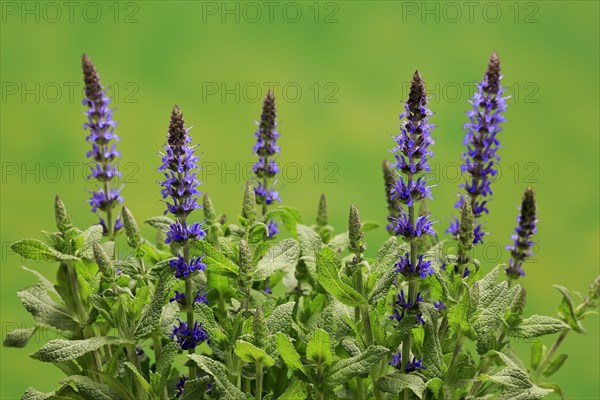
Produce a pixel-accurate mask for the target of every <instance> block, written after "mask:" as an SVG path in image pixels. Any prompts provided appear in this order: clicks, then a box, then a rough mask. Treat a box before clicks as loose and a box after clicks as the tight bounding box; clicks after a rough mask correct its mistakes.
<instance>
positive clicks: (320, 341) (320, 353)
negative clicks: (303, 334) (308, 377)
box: [306, 328, 333, 365]
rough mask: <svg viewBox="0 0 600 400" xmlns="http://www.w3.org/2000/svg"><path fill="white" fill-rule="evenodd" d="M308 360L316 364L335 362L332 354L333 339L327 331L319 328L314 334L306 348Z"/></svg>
mask: <svg viewBox="0 0 600 400" xmlns="http://www.w3.org/2000/svg"><path fill="white" fill-rule="evenodd" d="M306 358H308V360H309V361H312V362H314V363H315V364H325V365H327V364H330V363H331V361H332V360H333V355H332V354H331V338H330V337H329V333H327V331H325V330H323V329H321V328H318V329H316V330H315V331H314V332H312V336H311V338H310V340H309V342H308V345H307V346H306Z"/></svg>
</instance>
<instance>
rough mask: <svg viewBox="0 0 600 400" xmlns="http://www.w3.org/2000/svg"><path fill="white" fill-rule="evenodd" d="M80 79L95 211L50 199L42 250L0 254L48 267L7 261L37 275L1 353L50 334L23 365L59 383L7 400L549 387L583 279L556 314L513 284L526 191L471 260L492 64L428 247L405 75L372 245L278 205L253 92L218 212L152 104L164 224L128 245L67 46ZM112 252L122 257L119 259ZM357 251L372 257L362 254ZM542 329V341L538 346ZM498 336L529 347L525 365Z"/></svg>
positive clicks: (416, 129) (423, 134)
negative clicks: (446, 213) (245, 178)
mask: <svg viewBox="0 0 600 400" xmlns="http://www.w3.org/2000/svg"><path fill="white" fill-rule="evenodd" d="M83 75H84V81H85V84H86V98H85V99H84V101H83V104H84V105H85V106H86V107H87V118H88V121H87V122H86V124H85V129H86V130H87V131H88V136H87V140H88V141H89V142H90V143H91V145H92V149H91V151H90V152H88V154H87V156H88V157H90V158H91V159H92V160H93V162H94V165H93V167H92V169H91V177H92V178H94V179H95V180H96V181H97V182H98V186H99V187H98V188H97V189H96V190H95V191H93V192H92V196H91V199H90V200H89V202H90V205H91V207H92V212H94V213H97V214H99V218H100V219H99V223H98V224H96V225H92V226H90V227H85V228H82V229H80V228H78V227H77V226H76V225H75V223H74V222H73V221H72V219H71V218H70V217H69V214H68V212H67V209H66V207H65V205H64V204H63V202H62V201H61V199H60V198H59V197H58V196H57V197H56V199H55V204H54V212H55V216H56V229H57V230H56V231H55V232H46V231H43V235H44V237H45V240H44V241H41V240H37V239H24V240H20V241H18V242H16V243H13V245H12V249H13V250H14V251H15V252H16V253H18V254H20V255H21V256H23V257H25V258H28V259H33V260H44V261H48V262H52V263H56V266H57V269H56V276H55V279H53V280H52V281H51V280H49V279H48V278H46V277H44V275H42V274H41V273H40V272H38V271H35V270H33V269H29V268H26V267H23V268H24V269H25V270H26V271H28V272H31V273H32V274H34V275H35V277H36V279H37V283H36V284H34V285H33V286H31V287H28V288H25V289H22V290H20V291H19V292H18V297H19V299H20V300H21V302H22V303H23V305H24V307H25V309H26V310H27V311H28V312H29V313H31V315H32V316H33V318H34V319H35V324H34V325H33V326H32V327H30V328H27V329H17V330H14V331H12V332H10V333H8V335H7V336H6V338H5V339H4V345H5V346H8V347H24V346H25V345H26V344H27V342H28V340H29V339H30V338H32V337H33V335H34V334H35V333H36V331H38V330H47V331H52V332H53V333H54V334H55V335H57V337H58V338H57V339H52V340H49V341H47V342H46V343H43V344H42V346H41V347H40V348H38V349H37V350H35V352H34V353H33V354H31V355H30V356H31V357H32V358H34V359H36V360H39V361H42V362H45V363H50V364H53V365H54V366H56V367H58V368H59V369H60V370H61V371H62V372H63V373H64V374H65V377H64V378H63V379H62V380H60V382H59V383H58V385H57V388H56V390H55V391H53V392H50V393H42V392H39V391H38V390H36V389H34V388H29V389H27V391H26V392H25V394H24V395H23V397H22V398H23V399H29V400H33V399H107V400H110V399H126V400H136V399H142V400H150V399H156V400H158V399H160V400H165V399H176V398H177V399H182V400H184V399H224V400H244V399H252V398H254V399H256V400H261V399H265V400H275V399H278V400H292V399H294V400H303V399H311V400H326V399H358V400H364V399H376V400H384V399H405V400H408V399H438V400H442V399H477V398H485V399H489V398H498V399H522V400H526V399H538V398H542V397H544V396H545V395H547V394H549V393H551V392H556V393H558V394H559V395H561V396H563V393H562V391H561V389H560V387H558V386H557V385H556V384H553V383H552V376H553V375H554V374H555V373H556V372H557V371H558V370H559V369H560V368H561V367H562V366H563V365H564V364H565V362H566V359H567V355H566V354H562V353H560V352H559V350H560V346H561V343H562V342H563V341H564V340H565V338H566V337H567V336H568V335H569V333H570V332H571V331H574V332H576V333H580V334H581V333H585V330H584V328H583V326H582V321H583V320H584V319H585V318H586V317H588V316H589V315H591V314H592V313H593V311H592V309H593V308H595V307H597V305H598V301H599V297H600V278H598V279H596V280H595V282H593V283H592V285H591V286H590V290H589V293H587V295H585V296H579V298H577V297H575V296H573V295H572V293H571V292H570V291H569V290H568V289H566V288H564V287H562V286H556V288H557V289H558V291H559V292H560V296H561V299H560V303H559V306H558V312H557V315H556V316H554V317H550V316H543V315H529V313H527V310H526V289H525V287H526V285H527V280H526V279H524V277H525V273H526V271H527V264H526V261H527V259H528V258H529V257H530V256H531V255H532V246H533V244H534V241H535V233H536V229H537V210H536V198H535V193H534V190H533V189H532V188H526V189H525V192H524V194H523V198H522V200H521V207H520V211H519V213H518V215H517V223H516V229H515V233H514V235H513V236H512V237H511V238H506V240H505V241H506V242H507V243H508V247H507V248H508V249H509V250H510V258H509V259H508V260H506V263H505V264H503V265H499V266H495V267H490V266H482V265H481V264H480V263H479V261H477V260H476V259H475V258H474V257H473V254H474V251H473V250H474V247H475V246H478V245H480V244H481V243H482V242H483V240H484V235H488V233H484V232H488V231H489V230H490V229H489V227H487V226H486V227H485V228H484V225H483V219H482V217H483V215H484V214H486V213H488V204H487V203H488V200H489V198H490V196H491V194H492V190H491V179H490V178H491V177H493V176H494V175H495V174H496V171H497V170H496V167H497V165H498V162H499V157H498V154H497V153H498V149H499V144H500V142H499V139H500V135H499V133H500V131H501V129H500V124H501V123H502V122H503V121H504V117H503V113H504V111H505V109H506V102H507V100H508V99H507V98H505V97H502V93H503V89H502V85H501V83H500V80H501V74H500V60H499V58H498V56H497V55H496V54H495V53H494V54H492V56H491V58H490V60H489V63H488V67H487V70H486V72H485V74H484V78H483V81H482V82H481V83H480V84H479V85H478V87H477V91H476V92H475V94H474V96H473V98H472V100H471V102H470V103H471V109H470V111H469V112H468V113H467V116H468V122H467V124H466V127H465V128H466V135H465V140H464V144H465V146H466V149H465V152H464V153H463V155H462V159H463V167H462V169H463V172H464V176H465V182H464V184H463V185H461V187H460V189H461V192H462V193H461V194H459V200H458V202H457V203H456V208H457V210H458V215H457V216H456V217H454V220H453V221H452V223H451V226H450V228H449V229H448V232H449V233H451V235H452V238H451V239H450V240H440V239H439V236H438V235H437V233H436V231H435V224H434V222H436V218H435V217H434V216H432V215H431V214H430V212H429V211H428V208H427V204H426V201H427V198H431V197H432V195H433V193H432V190H431V187H430V186H428V184H427V172H428V171H429V163H430V160H431V159H432V157H433V151H432V148H433V144H434V143H433V140H432V131H433V129H434V125H433V124H432V122H430V118H431V117H432V115H433V114H432V112H431V111H430V109H429V107H428V97H427V92H426V84H425V80H424V78H423V76H422V75H421V74H420V73H419V72H418V71H417V72H415V73H414V75H413V77H412V83H411V86H410V91H409V93H408V95H407V100H406V103H405V104H404V111H403V112H402V114H401V115H400V120H401V123H400V132H399V134H398V135H397V136H394V138H393V139H394V145H393V147H392V149H391V152H392V154H393V159H392V161H391V162H390V161H384V163H383V173H384V174H383V175H384V176H383V178H384V179H383V183H384V185H382V186H383V188H385V193H386V198H387V210H388V218H387V221H386V222H385V223H386V225H387V226H386V229H387V231H388V232H389V233H390V237H389V238H388V239H387V240H386V241H385V242H384V243H382V244H379V245H377V246H375V244H373V243H367V238H366V236H365V232H367V231H369V230H371V229H375V228H377V227H378V223H375V222H372V221H363V220H362V219H361V217H360V215H359V210H358V208H357V207H356V206H355V205H352V206H351V207H350V209H349V217H348V226H347V227H343V228H342V229H339V230H336V229H335V228H334V227H332V226H331V225H330V224H329V218H328V204H327V199H326V197H325V195H322V196H321V198H320V200H319V202H318V208H317V212H316V218H315V223H314V224H311V223H307V222H305V221H306V220H304V219H302V217H301V216H300V214H299V213H298V211H297V210H296V209H294V208H292V207H290V206H287V205H281V204H279V203H280V202H281V199H280V197H279V193H278V191H277V188H276V186H277V174H278V173H279V166H278V162H277V157H278V155H279V153H280V148H279V147H278V145H277V143H276V141H277V138H278V137H279V133H278V132H277V130H276V129H277V121H276V116H277V113H276V103H275V96H274V94H273V92H271V91H269V92H268V93H267V94H266V97H265V101H264V104H263V109H262V115H261V119H260V121H259V122H258V130H257V131H256V133H255V138H256V144H255V146H254V148H253V152H254V154H255V155H256V156H257V157H258V159H257V161H256V164H255V165H254V168H253V171H254V174H255V177H254V178H253V179H252V180H251V181H249V182H247V183H246V185H245V189H244V191H243V193H240V194H241V198H242V201H241V203H240V205H241V208H240V210H233V214H234V215H235V214H239V216H238V217H237V218H236V219H233V220H228V219H227V218H226V216H225V215H224V214H219V213H217V211H216V209H215V206H214V204H213V202H212V200H211V199H210V197H209V196H208V195H207V194H204V195H202V194H201V193H200V191H199V186H200V182H199V181H198V179H197V176H196V174H197V172H198V168H199V166H198V162H199V160H198V156H197V154H198V152H197V150H196V146H197V144H195V143H198V142H201V140H199V139H200V138H201V135H200V134H198V135H196V134H195V133H194V140H192V136H191V134H190V131H189V128H187V127H186V123H185V121H184V118H183V113H182V111H181V110H180V108H179V107H178V106H175V107H174V108H173V110H172V111H171V114H170V121H169V122H168V124H167V113H166V112H165V126H167V125H168V129H167V136H166V144H165V145H164V148H163V149H162V150H161V151H160V155H161V159H160V160H158V159H157V163H156V168H157V169H158V170H159V171H160V172H161V173H162V174H163V179H162V181H161V182H160V187H159V185H157V187H156V193H157V201H159V199H160V198H159V196H158V193H159V190H160V193H161V195H162V199H163V201H164V203H165V213H164V215H161V216H156V217H151V218H147V219H145V223H146V224H148V225H150V226H151V227H152V228H154V229H155V230H156V237H155V238H153V239H150V238H145V237H143V236H142V234H141V231H140V228H139V225H138V222H137V221H136V218H135V217H134V214H133V213H132V211H131V210H130V209H129V208H127V207H122V208H120V207H121V203H123V198H122V197H121V192H122V191H123V188H122V187H117V186H115V184H114V183H115V180H114V178H115V177H118V176H119V171H118V169H117V167H116V165H117V164H116V161H117V160H118V159H119V158H120V157H121V155H120V153H119V152H118V151H117V150H116V148H115V143H116V141H117V140H118V137H117V136H116V135H115V134H114V129H115V126H116V124H115V122H114V121H113V119H112V114H111V110H110V109H109V107H108V105H109V101H110V100H109V99H108V97H107V96H106V92H105V91H104V89H103V87H102V85H101V83H100V79H99V76H98V73H97V71H96V68H95V67H94V64H93V63H92V61H91V60H90V58H89V57H87V56H85V55H84V56H83ZM75 112H76V111H74V113H75ZM155 134H157V135H159V134H161V132H160V129H159V130H157V132H155ZM248 136H250V135H248ZM249 141H250V137H249ZM249 147H250V146H249ZM383 151H384V150H383V149H382V152H383ZM438 151H441V150H438ZM206 187H207V189H209V190H218V188H217V187H209V185H206ZM382 200H383V199H382ZM516 203H517V199H515V205H516ZM509 206H510V207H513V204H510V205H509ZM496 207H498V205H496ZM119 208H120V209H119ZM200 210H202V212H203V216H202V217H201V216H200V215H199V214H200ZM236 211H238V212H237V213H236ZM312 219H313V218H312V217H311V218H309V220H312ZM118 236H121V240H120V241H119V242H117V240H119V238H118ZM123 242H126V244H127V251H125V252H123V251H120V252H117V251H116V248H117V243H123ZM367 244H369V246H371V247H374V248H378V250H377V251H376V252H375V256H374V257H369V256H368V255H367V253H366V249H367ZM517 282H519V283H517ZM545 335H557V338H556V339H555V342H554V344H553V345H552V346H551V347H550V348H547V347H546V346H545V345H544V344H543V342H542V340H541V338H542V337H543V336H545ZM515 341H521V342H522V341H526V342H527V343H528V344H530V347H531V354H530V355H529V356H528V357H526V361H523V358H521V357H520V356H519V355H518V354H517V352H516V351H515V347H514V343H515Z"/></svg>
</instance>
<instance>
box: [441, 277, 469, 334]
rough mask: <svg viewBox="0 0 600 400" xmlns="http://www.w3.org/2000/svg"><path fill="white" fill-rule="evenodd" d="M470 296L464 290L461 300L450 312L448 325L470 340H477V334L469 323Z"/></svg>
mask: <svg viewBox="0 0 600 400" xmlns="http://www.w3.org/2000/svg"><path fill="white" fill-rule="evenodd" d="M465 289H466V285H465ZM470 299H471V298H470V296H469V293H468V291H467V290H463V293H462V295H461V297H460V300H459V301H458V303H457V304H456V305H454V306H453V307H451V308H450V311H448V323H449V325H450V326H451V327H454V328H456V329H457V331H460V332H461V333H462V334H463V335H465V336H467V337H469V338H470V339H475V332H474V331H473V328H472V327H471V324H470V323H469V309H470V306H471V305H470Z"/></svg>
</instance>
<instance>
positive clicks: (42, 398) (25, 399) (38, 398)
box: [21, 387, 56, 400]
mask: <svg viewBox="0 0 600 400" xmlns="http://www.w3.org/2000/svg"><path fill="white" fill-rule="evenodd" d="M55 394H56V391H54V392H49V393H43V392H40V391H38V390H35V389H34V388H32V387H30V388H27V390H26V391H25V393H23V396H21V400H46V399H49V398H51V397H52V396H54V395H55Z"/></svg>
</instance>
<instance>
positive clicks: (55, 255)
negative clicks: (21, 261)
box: [10, 239, 78, 261]
mask: <svg viewBox="0 0 600 400" xmlns="http://www.w3.org/2000/svg"><path fill="white" fill-rule="evenodd" d="M10 248H11V249H12V250H13V251H14V252H15V253H17V254H20V255H21V256H23V257H25V258H28V259H30V260H37V261H40V260H43V261H77V260H78V258H77V257H75V256H71V255H68V254H62V253H60V252H58V251H56V250H54V249H53V248H51V247H50V246H48V245H47V244H46V243H44V242H42V241H40V240H37V239H23V240H19V241H18V242H15V243H13V244H11V245H10Z"/></svg>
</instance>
